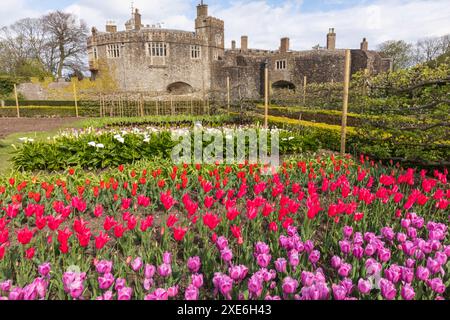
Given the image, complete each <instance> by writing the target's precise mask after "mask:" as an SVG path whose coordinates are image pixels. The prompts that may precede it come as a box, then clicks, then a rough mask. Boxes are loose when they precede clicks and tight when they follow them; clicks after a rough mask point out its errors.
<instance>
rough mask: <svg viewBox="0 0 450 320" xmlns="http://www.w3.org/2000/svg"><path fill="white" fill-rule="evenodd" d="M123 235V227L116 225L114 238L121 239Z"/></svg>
mask: <svg viewBox="0 0 450 320" xmlns="http://www.w3.org/2000/svg"><path fill="white" fill-rule="evenodd" d="M124 233H125V228H124V226H123V225H121V224H118V225H117V226H115V227H114V235H115V236H116V238H122V237H123V234H124Z"/></svg>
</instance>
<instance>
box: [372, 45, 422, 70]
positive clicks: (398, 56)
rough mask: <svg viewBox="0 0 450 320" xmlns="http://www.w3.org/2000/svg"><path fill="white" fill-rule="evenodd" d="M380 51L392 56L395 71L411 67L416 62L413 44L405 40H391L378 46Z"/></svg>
mask: <svg viewBox="0 0 450 320" xmlns="http://www.w3.org/2000/svg"><path fill="white" fill-rule="evenodd" d="M378 51H379V52H380V53H382V54H383V55H384V56H386V57H389V58H392V61H393V69H394V71H397V70H400V69H405V68H408V67H411V66H412V65H413V64H414V54H413V45H411V44H409V43H406V42H405V41H403V40H398V41H397V40H389V41H385V42H383V43H382V44H380V45H379V46H378Z"/></svg>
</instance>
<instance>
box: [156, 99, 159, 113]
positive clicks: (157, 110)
mask: <svg viewBox="0 0 450 320" xmlns="http://www.w3.org/2000/svg"><path fill="white" fill-rule="evenodd" d="M156 115H157V116H159V106H158V99H156Z"/></svg>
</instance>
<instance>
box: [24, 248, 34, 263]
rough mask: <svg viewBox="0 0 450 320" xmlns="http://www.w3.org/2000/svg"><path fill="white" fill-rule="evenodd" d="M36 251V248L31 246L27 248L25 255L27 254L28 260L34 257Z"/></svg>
mask: <svg viewBox="0 0 450 320" xmlns="http://www.w3.org/2000/svg"><path fill="white" fill-rule="evenodd" d="M35 251H36V250H35V249H34V248H30V249H28V250H26V251H25V256H26V258H27V259H28V260H31V259H33V257H34V253H35Z"/></svg>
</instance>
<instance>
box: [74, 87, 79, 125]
mask: <svg viewBox="0 0 450 320" xmlns="http://www.w3.org/2000/svg"><path fill="white" fill-rule="evenodd" d="M73 99H74V101H75V115H76V117H77V118H79V114H78V98H77V86H76V84H75V81H74V82H73Z"/></svg>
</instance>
